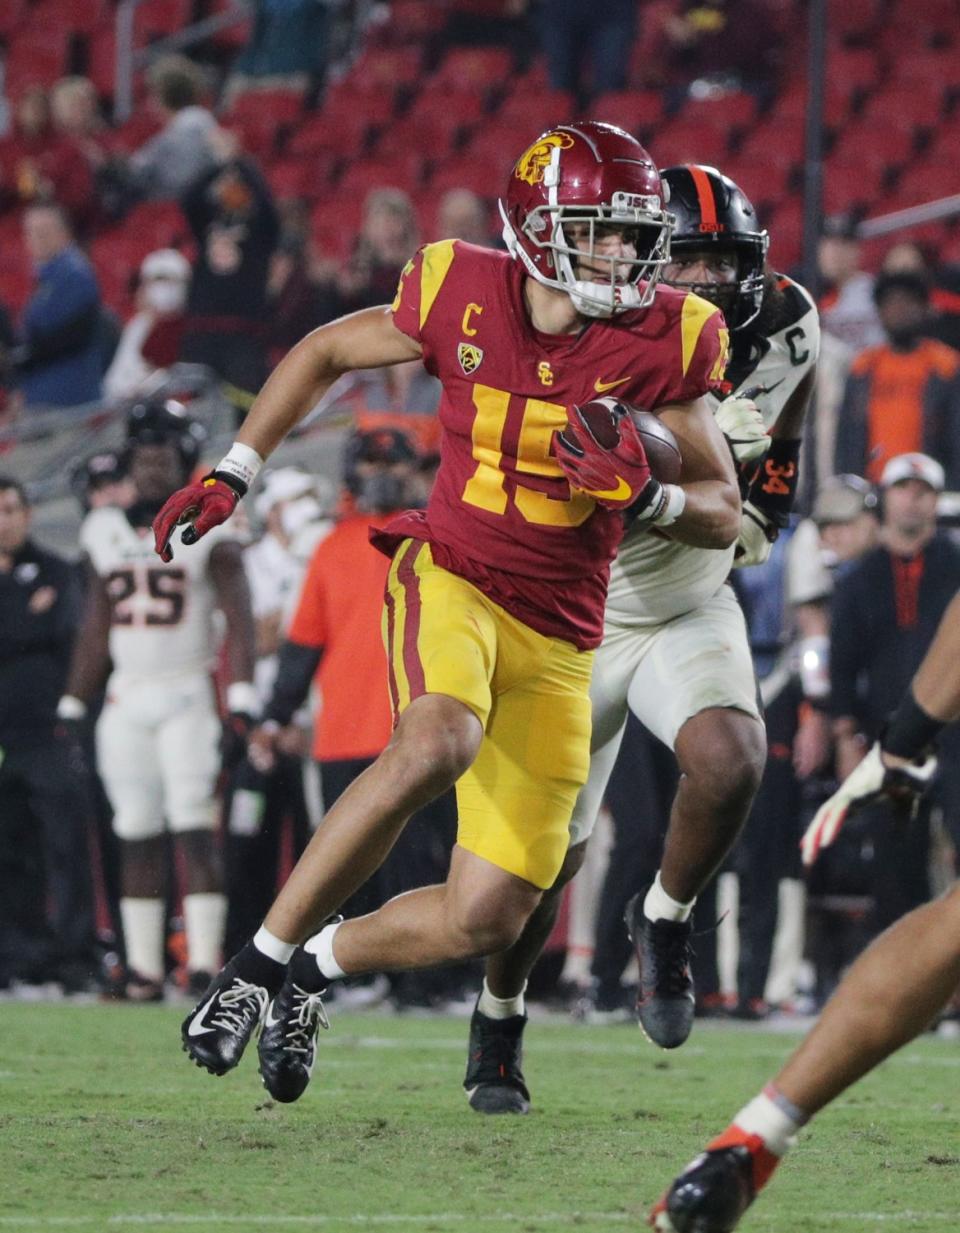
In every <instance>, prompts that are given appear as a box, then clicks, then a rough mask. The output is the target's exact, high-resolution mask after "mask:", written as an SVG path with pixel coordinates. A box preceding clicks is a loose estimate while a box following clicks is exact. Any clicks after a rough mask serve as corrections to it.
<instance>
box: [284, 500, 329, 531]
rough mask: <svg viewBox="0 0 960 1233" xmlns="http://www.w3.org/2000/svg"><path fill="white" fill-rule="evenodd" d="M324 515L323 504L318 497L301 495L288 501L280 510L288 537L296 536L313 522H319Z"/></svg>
mask: <svg viewBox="0 0 960 1233" xmlns="http://www.w3.org/2000/svg"><path fill="white" fill-rule="evenodd" d="M322 517H323V506H322V505H321V504H320V502H319V501H318V500H317V499H316V497H311V496H304V497H299V498H298V499H297V500H296V501H288V502H287V503H286V505H284V507H283V509H282V510H281V511H280V525H281V526H282V527H283V533H284V535H285V536H286V537H287V539H293V538H294V536H295V535H296V534H297V533H298V532H299V531H301V530H302V529H303V528H304V527H305V526H307V525H308V524H309V523H311V522H319V521H320V519H321V518H322Z"/></svg>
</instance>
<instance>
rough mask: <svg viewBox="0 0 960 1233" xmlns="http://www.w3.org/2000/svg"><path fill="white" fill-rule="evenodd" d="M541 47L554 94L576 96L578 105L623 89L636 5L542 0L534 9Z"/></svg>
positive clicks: (627, 0)
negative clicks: (560, 93)
mask: <svg viewBox="0 0 960 1233" xmlns="http://www.w3.org/2000/svg"><path fill="white" fill-rule="evenodd" d="M537 15H538V30H539V35H540V45H541V47H542V48H543V51H544V54H545V55H546V59H547V72H548V74H549V78H550V87H551V89H553V90H566V91H568V92H569V93H571V94H575V95H576V96H577V98H578V100H579V101H580V103H584V102H586V100H587V99H589V98H592V97H593V96H594V95H597V94H603V93H604V92H605V91H607V90H623V89H625V87H626V85H627V76H628V72H629V68H630V52H631V50H632V48H633V40H634V37H635V36H636V27H637V5H636V2H635V0H607V2H606V3H605V4H602V5H597V4H585V3H584V0H543V2H542V3H541V5H540V7H539V9H538V14H537Z"/></svg>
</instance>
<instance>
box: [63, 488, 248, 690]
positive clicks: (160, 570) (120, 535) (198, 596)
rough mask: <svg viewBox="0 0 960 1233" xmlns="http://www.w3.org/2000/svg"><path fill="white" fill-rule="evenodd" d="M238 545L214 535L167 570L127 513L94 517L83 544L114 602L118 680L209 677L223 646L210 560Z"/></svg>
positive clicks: (223, 534) (146, 533)
mask: <svg viewBox="0 0 960 1233" xmlns="http://www.w3.org/2000/svg"><path fill="white" fill-rule="evenodd" d="M232 538H234V536H233V534H232V532H230V531H227V530H225V529H224V528H222V527H216V528H215V529H214V530H213V531H211V532H210V533H209V534H208V535H205V536H204V537H203V538H202V539H201V540H199V541H198V543H197V544H195V545H194V546H193V547H192V548H191V549H190V551H189V552H181V553H178V554H177V558H176V560H175V561H171V562H170V563H169V564H164V563H163V562H162V561H161V560H160V559H159V557H158V556H157V555H156V553H155V552H154V550H153V535H152V533H151V532H150V529H149V527H148V528H138V527H134V526H132V525H131V523H130V521H129V519H128V518H127V516H126V514H125V513H124V512H123V510H120V509H115V508H112V507H106V508H103V509H96V510H93V511H91V513H89V514H88V515H87V517H86V518H85V519H84V522H83V525H82V526H81V528H80V543H81V546H82V547H83V549H84V551H85V552H86V554H87V556H88V558H89V560H90V563H91V565H92V566H93V568H94V570H95V571H96V573H97V574H98V575H99V576H100V577H101V578H102V579H103V582H104V585H105V587H106V589H107V595H108V597H109V600H110V657H111V659H112V660H113V671H114V677H118V676H119V677H121V678H124V679H126V678H136V677H148V676H157V675H173V674H176V675H180V674H182V673H188V672H208V671H210V669H211V668H212V667H213V663H214V660H215V658H216V652H217V647H218V645H219V637H218V635H219V630H218V627H217V624H216V621H215V617H214V614H215V612H216V610H217V604H216V596H215V592H214V589H213V584H212V582H211V581H210V577H209V572H208V561H209V558H210V553H211V551H212V550H213V548H214V547H216V545H217V544H218V543H221V542H222V541H223V540H225V539H232Z"/></svg>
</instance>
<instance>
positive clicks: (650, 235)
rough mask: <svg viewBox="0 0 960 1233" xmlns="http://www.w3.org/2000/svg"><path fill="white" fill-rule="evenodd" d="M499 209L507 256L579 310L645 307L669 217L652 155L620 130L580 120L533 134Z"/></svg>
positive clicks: (661, 261)
mask: <svg viewBox="0 0 960 1233" xmlns="http://www.w3.org/2000/svg"><path fill="white" fill-rule="evenodd" d="M500 213H501V215H502V216H503V238H504V241H505V243H506V245H507V248H508V249H509V251H510V252H511V254H512V255H513V256H514V257H519V259H520V260H521V261H522V262H523V264H524V266H525V267H526V269H527V273H528V274H529V275H530V276H531V277H532V278H535V279H536V280H537V282H539V283H543V285H544V286H546V287H555V288H557V289H558V290H561V291H566V292H567V294H568V295H569V296H570V298H571V299H572V300H573V303H574V305H575V306H576V308H577V310H578V311H579V312H581V313H584V314H585V315H586V316H590V317H609V316H612V315H613V314H614V313H618V312H625V311H627V310H629V309H634V308H645V307H646V306H647V305H649V304H650V303H651V302H652V301H653V297H654V293H655V289H656V285H657V282H658V280H659V278H660V275H661V272H662V270H663V268H664V266H665V265H666V264H667V262H668V261H669V259H670V231H671V227H672V222H673V220H672V218H671V216H670V215H669V214H668V213H667V212H666V210H665V208H664V191H663V186H662V185H661V182H660V175H659V172H658V171H657V168H656V165H655V164H654V162H653V159H652V158H651V157H650V155H649V154H648V153H647V152H646V150H645V149H644V148H643V146H642V145H641V144H640V143H639V141H637V140H636V139H635V138H633V137H631V136H630V134H629V133H625V132H624V131H623V129H620V128H615V127H614V126H613V125H612V124H601V123H600V122H599V121H597V120H584V121H581V122H577V123H574V124H560V125H558V126H557V127H556V128H552V129H550V130H549V131H548V132H546V133H544V134H542V136H540V137H538V138H537V140H536V141H535V142H534V143H533V145H532V146H530V148H529V149H528V150H526V151H525V152H524V153H523V154H522V155H521V156H520V158H519V160H518V161H517V164H516V166H515V167H514V169H513V171H512V172H511V174H510V182H509V185H508V187H507V192H506V197H505V199H504V198H501V200H500ZM611 232H616V233H618V234H619V236H620V241H621V242H620V244H619V245H618V246H617V250H616V251H611V246H610V245H609V244H608V243H607V239H606V238H607V237H608V236H609V235H610V234H611Z"/></svg>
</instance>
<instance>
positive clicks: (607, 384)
mask: <svg viewBox="0 0 960 1233" xmlns="http://www.w3.org/2000/svg"><path fill="white" fill-rule="evenodd" d="M629 380H630V378H629V377H621V378H620V380H619V381H601V380H600V378H599V377H597V379H596V381H594V383H593V388H594V389H595V390H596V391H597V393H598V394H603V393H605V392H606V391H607V390H612V389H613V388H614V387H615V386H617V385H623V384H624V383H625V382H626V381H629Z"/></svg>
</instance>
